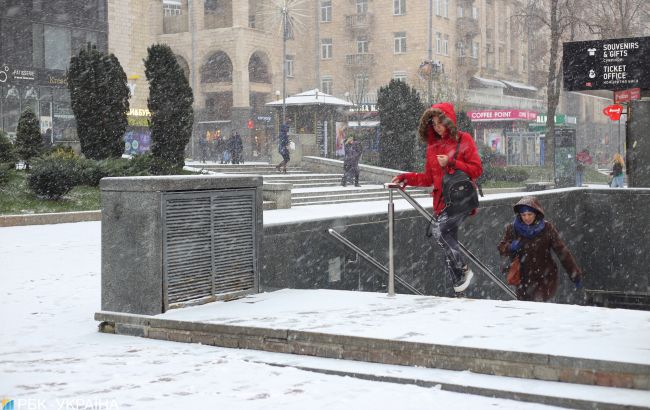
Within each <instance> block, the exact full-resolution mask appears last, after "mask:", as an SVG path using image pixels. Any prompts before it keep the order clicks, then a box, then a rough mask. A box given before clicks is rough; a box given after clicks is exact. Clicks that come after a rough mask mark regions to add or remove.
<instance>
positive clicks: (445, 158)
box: [436, 155, 449, 168]
mask: <svg viewBox="0 0 650 410" xmlns="http://www.w3.org/2000/svg"><path fill="white" fill-rule="evenodd" d="M436 157H437V158H438V164H440V166H441V167H443V168H444V167H446V166H447V164H448V163H449V157H448V156H447V155H436Z"/></svg>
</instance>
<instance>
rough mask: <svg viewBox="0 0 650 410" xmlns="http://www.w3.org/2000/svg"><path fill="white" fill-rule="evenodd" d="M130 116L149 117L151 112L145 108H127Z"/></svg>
mask: <svg viewBox="0 0 650 410" xmlns="http://www.w3.org/2000/svg"><path fill="white" fill-rule="evenodd" d="M129 116H131V117H151V112H150V111H149V110H148V109H146V108H129Z"/></svg>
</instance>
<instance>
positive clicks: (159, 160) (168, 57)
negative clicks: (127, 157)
mask: <svg viewBox="0 0 650 410" xmlns="http://www.w3.org/2000/svg"><path fill="white" fill-rule="evenodd" d="M147 53H148V55H147V59H146V60H145V61H144V67H145V75H146V76H147V81H148V82H149V100H148V108H149V111H150V112H151V121H150V128H151V154H152V155H153V156H154V158H155V161H154V169H152V171H153V173H157V174H160V173H169V172H176V171H177V170H179V169H181V168H182V167H183V165H184V164H185V146H186V145H187V143H188V142H189V141H190V138H191V136H192V124H193V121H194V111H193V109H192V103H193V101H194V97H193V95H192V88H191V87H190V85H189V82H188V81H187V79H186V78H185V75H184V74H183V69H182V68H181V67H180V65H179V64H178V62H177V61H176V57H175V56H174V53H173V52H172V50H171V48H170V47H169V46H167V45H165V44H155V45H153V46H151V47H149V48H148V49H147Z"/></svg>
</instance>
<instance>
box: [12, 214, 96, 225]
mask: <svg viewBox="0 0 650 410" xmlns="http://www.w3.org/2000/svg"><path fill="white" fill-rule="evenodd" d="M101 220H102V211H99V210H97V211H80V212H54V213H45V214H25V215H2V216H0V227H9V226H25V225H50V224H65V223H73V222H87V221H101Z"/></svg>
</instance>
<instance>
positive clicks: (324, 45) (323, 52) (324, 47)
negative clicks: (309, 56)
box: [320, 38, 332, 60]
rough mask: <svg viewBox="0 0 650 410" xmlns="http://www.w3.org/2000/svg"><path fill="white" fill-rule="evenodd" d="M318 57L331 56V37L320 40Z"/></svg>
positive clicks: (326, 58) (327, 57)
mask: <svg viewBox="0 0 650 410" xmlns="http://www.w3.org/2000/svg"><path fill="white" fill-rule="evenodd" d="M320 58H322V59H323V60H329V59H330V58H332V39H331V38H323V39H321V41H320Z"/></svg>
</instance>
